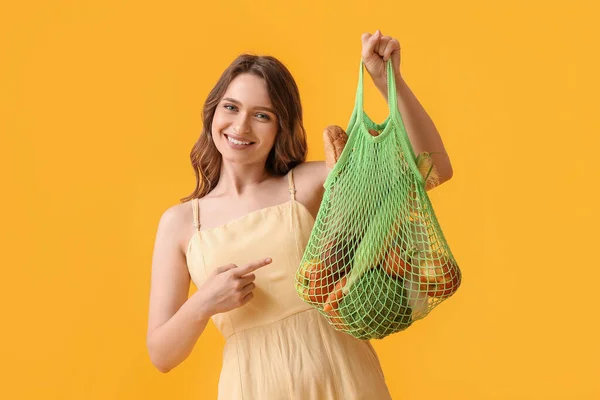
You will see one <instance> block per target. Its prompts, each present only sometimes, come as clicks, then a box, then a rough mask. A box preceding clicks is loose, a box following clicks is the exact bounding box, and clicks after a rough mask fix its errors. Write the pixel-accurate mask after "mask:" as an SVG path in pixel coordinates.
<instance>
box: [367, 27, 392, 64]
mask: <svg viewBox="0 0 600 400" xmlns="http://www.w3.org/2000/svg"><path fill="white" fill-rule="evenodd" d="M361 41H362V45H363V54H362V55H363V57H368V56H370V55H372V54H377V55H379V56H380V57H382V58H383V61H387V60H389V59H390V57H391V56H392V54H393V53H394V52H399V51H400V43H399V42H398V40H396V39H394V38H393V37H391V36H383V34H382V33H381V31H379V30H377V31H376V32H375V33H374V34H373V35H371V34H370V33H363V34H362V36H361Z"/></svg>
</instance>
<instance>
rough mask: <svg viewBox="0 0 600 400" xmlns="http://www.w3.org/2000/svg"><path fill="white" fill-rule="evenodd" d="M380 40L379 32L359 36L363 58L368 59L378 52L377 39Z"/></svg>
mask: <svg viewBox="0 0 600 400" xmlns="http://www.w3.org/2000/svg"><path fill="white" fill-rule="evenodd" d="M380 38H381V32H379V30H378V31H377V32H375V33H374V34H373V35H371V34H370V33H364V34H363V35H362V36H361V39H362V44H363V51H362V53H363V57H368V56H370V55H372V54H374V53H378V51H379V39H380Z"/></svg>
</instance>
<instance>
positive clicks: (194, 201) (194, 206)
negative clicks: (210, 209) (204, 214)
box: [192, 199, 200, 231]
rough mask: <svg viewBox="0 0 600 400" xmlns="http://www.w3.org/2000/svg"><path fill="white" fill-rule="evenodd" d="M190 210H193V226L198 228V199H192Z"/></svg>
mask: <svg viewBox="0 0 600 400" xmlns="http://www.w3.org/2000/svg"><path fill="white" fill-rule="evenodd" d="M192 211H193V212H194V228H196V230H197V231H199V230H200V201H199V200H198V199H192Z"/></svg>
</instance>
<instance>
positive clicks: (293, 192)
mask: <svg viewBox="0 0 600 400" xmlns="http://www.w3.org/2000/svg"><path fill="white" fill-rule="evenodd" d="M293 171H294V170H293V169H290V172H288V181H289V184H290V186H289V187H290V197H291V198H292V200H296V187H295V186H294V174H293Z"/></svg>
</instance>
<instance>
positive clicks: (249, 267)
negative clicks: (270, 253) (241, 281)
mask: <svg viewBox="0 0 600 400" xmlns="http://www.w3.org/2000/svg"><path fill="white" fill-rule="evenodd" d="M272 261H273V260H272V259H271V258H263V259H262V260H258V261H253V262H250V263H248V264H246V265H244V266H243V267H239V268H237V269H235V271H234V274H235V275H236V276H240V277H241V276H244V275H246V274H249V273H250V272H253V271H256V270H257V269H259V268H262V267H264V266H265V265H268V264H271V262H272Z"/></svg>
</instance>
